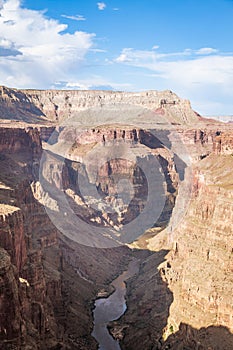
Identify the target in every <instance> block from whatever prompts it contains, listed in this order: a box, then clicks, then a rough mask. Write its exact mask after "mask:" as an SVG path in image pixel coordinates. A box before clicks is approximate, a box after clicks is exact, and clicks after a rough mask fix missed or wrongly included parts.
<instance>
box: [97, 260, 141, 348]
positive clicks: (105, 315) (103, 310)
mask: <svg viewBox="0 0 233 350" xmlns="http://www.w3.org/2000/svg"><path fill="white" fill-rule="evenodd" d="M138 269H139V261H138V260H137V259H134V260H132V261H131V262H130V263H129V266H128V270H126V271H124V272H123V273H122V274H121V275H120V276H118V277H117V278H116V279H115V280H114V281H113V282H112V283H111V284H112V285H113V286H114V288H115V291H114V293H113V294H111V295H110V296H109V297H108V298H100V299H97V300H96V301H95V309H94V311H93V314H94V329H93V332H92V336H93V337H94V338H95V339H96V340H97V342H98V344H99V348H98V349H99V350H120V349H121V348H120V344H119V342H118V341H117V340H115V339H114V338H113V337H112V336H111V335H110V333H109V331H108V329H107V324H108V323H109V322H110V321H114V320H117V319H118V318H119V317H120V316H122V315H123V314H124V312H125V311H126V309H127V306H126V301H125V294H126V285H125V281H127V279H129V278H130V277H132V276H133V275H135V274H136V273H137V272H138Z"/></svg>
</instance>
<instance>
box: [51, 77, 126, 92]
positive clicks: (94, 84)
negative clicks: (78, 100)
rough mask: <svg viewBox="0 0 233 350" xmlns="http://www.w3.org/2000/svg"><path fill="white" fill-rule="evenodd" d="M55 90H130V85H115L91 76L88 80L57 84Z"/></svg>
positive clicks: (112, 82) (101, 78)
mask: <svg viewBox="0 0 233 350" xmlns="http://www.w3.org/2000/svg"><path fill="white" fill-rule="evenodd" d="M55 87H56V88H62V89H68V90H69V89H75V90H91V89H94V88H95V89H98V90H99V89H100V90H130V89H132V85H131V84H129V83H116V82H114V81H110V80H108V79H105V78H103V77H101V76H98V75H92V76H90V77H89V78H88V79H79V80H72V81H70V82H64V81H63V82H57V83H56V84H55Z"/></svg>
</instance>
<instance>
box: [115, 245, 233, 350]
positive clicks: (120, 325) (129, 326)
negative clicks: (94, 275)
mask: <svg viewBox="0 0 233 350" xmlns="http://www.w3.org/2000/svg"><path fill="white" fill-rule="evenodd" d="M167 253H168V251H167V250H161V251H159V252H156V253H154V254H153V255H150V256H149V257H146V259H144V261H143V262H142V264H141V268H140V271H139V274H138V275H137V276H134V277H133V278H132V279H131V280H129V281H128V282H127V288H128V289H127V290H128V293H127V306H128V309H127V311H126V313H125V314H124V315H123V316H122V317H121V318H120V319H119V320H118V321H114V322H112V323H111V324H110V327H109V329H110V332H111V333H112V334H113V335H114V336H115V337H116V338H118V339H120V343H121V349H122V350H141V349H145V350H167V349H171V350H232V349H233V334H232V333H231V332H230V331H229V330H228V328H227V327H224V326H209V327H206V328H205V327H202V328H200V329H195V328H193V327H191V326H190V325H188V324H184V323H181V324H180V326H179V330H178V331H177V332H174V331H173V327H172V326H169V324H167V321H168V316H169V309H170V305H171V304H172V302H173V293H172V292H171V290H170V289H169V288H168V285H167V283H166V282H164V280H163V279H162V277H161V274H160V272H159V271H158V267H159V265H160V264H161V263H163V262H164V261H165V256H166V255H167ZM167 264H168V265H169V263H167ZM168 267H169V266H168ZM165 328H166V330H167V331H166V334H169V333H170V335H169V336H168V337H167V339H166V340H165V341H164V338H163V335H164V329H165ZM122 336H123V339H122Z"/></svg>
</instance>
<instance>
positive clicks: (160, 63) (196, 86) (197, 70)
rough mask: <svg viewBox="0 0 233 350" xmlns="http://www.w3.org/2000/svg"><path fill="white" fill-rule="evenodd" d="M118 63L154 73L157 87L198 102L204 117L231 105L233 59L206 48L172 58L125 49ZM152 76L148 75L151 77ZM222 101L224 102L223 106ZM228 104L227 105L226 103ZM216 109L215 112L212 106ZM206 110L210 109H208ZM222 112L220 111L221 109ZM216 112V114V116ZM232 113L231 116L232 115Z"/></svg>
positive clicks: (165, 55)
mask: <svg viewBox="0 0 233 350" xmlns="http://www.w3.org/2000/svg"><path fill="white" fill-rule="evenodd" d="M115 62H117V63H120V64H124V65H128V66H132V67H138V68H141V69H146V70H149V71H151V74H150V76H151V79H153V77H154V84H155V85H156V86H163V88H164V86H166V88H168V89H172V90H174V91H175V92H177V93H178V94H180V95H181V96H185V97H187V98H189V99H191V101H195V104H196V106H197V109H198V106H200V108H201V109H202V110H200V112H202V111H204V113H207V110H208V108H209V113H212V114H217V113H219V109H218V111H217V110H216V106H220V105H221V107H222V113H224V112H223V110H225V108H224V106H226V105H227V104H228V108H229V104H230V103H231V102H230V101H231V100H232V91H233V55H232V54H227V53H225V54H224V53H219V52H218V51H217V50H216V51H215V50H214V49H210V48H203V49H200V50H191V49H187V50H184V51H183V52H178V53H177V52H173V53H168V54H163V53H158V51H153V50H151V51H143V50H134V49H132V48H125V49H123V50H122V52H121V54H120V55H119V56H118V57H117V58H116V60H115ZM147 76H148V74H147ZM220 101H222V102H220ZM223 101H224V102H223ZM211 105H212V111H211V108H210V106H211ZM203 106H208V108H206V109H204V107H203ZM218 108H219V107H218ZM231 108H233V105H232V107H231ZM214 111H215V112H216V113H214ZM228 113H229V112H228Z"/></svg>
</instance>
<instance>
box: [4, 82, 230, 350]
mask: <svg viewBox="0 0 233 350" xmlns="http://www.w3.org/2000/svg"><path fill="white" fill-rule="evenodd" d="M1 91H2V93H1V94H2V95H1V99H2V100H1V109H0V112H1V114H2V115H1V116H2V119H8V120H9V119H10V120H12V119H16V120H19V121H20V122H15V123H14V122H8V121H6V120H4V121H3V122H2V124H1V128H0V163H1V175H0V200H1V202H0V209H1V226H0V247H1V248H0V316H1V317H0V346H1V347H2V348H4V349H25V350H26V349H38V350H39V349H80V350H82V349H83V350H84V349H90V350H91V349H97V344H96V342H95V340H94V338H92V337H91V331H92V328H93V324H92V322H93V317H92V308H93V305H94V300H95V298H96V297H97V295H107V294H108V293H109V292H112V287H111V286H110V282H111V281H112V280H113V279H114V278H115V277H116V276H118V275H119V274H120V273H121V272H122V271H123V270H125V269H126V268H127V264H128V262H129V261H130V259H131V258H132V257H134V256H136V257H137V258H138V259H140V260H141V265H140V270H139V273H138V274H137V275H135V276H134V277H133V278H132V279H131V280H130V281H128V282H127V306H128V309H127V312H126V313H125V315H124V316H123V317H122V318H121V319H120V320H118V321H116V322H114V323H112V324H111V325H110V330H111V332H112V334H113V335H114V336H115V337H116V338H118V339H120V341H121V347H122V349H127V350H130V349H133V350H137V349H138V350H139V349H140V350H141V349H154V350H156V349H174V350H176V349H190V350H191V349H199V350H201V349H213V350H217V349H221V350H230V349H232V346H233V345H232V344H233V339H232V332H233V323H232V322H233V319H232V305H233V303H232V295H231V294H232V293H231V291H232V284H233V281H232V269H233V266H232V248H233V242H232V220H233V217H232V203H233V202H232V201H233V195H232V190H233V184H232V176H231V169H232V165H233V164H232V159H233V158H232V152H233V144H232V139H233V136H232V135H233V133H232V131H231V130H230V127H228V126H226V125H224V124H221V123H214V122H213V123H212V122H210V121H208V122H205V121H203V120H202V119H201V118H200V117H199V116H197V114H196V113H194V112H193V111H192V110H191V107H190V104H189V103H188V102H185V101H182V100H181V99H179V98H178V97H177V96H176V95H174V94H172V93H171V92H169V91H167V92H161V93H160V92H148V93H140V94H130V93H129V94H127V93H118V92H116V93H115V92H106V93H105V92H90V93H89V92H56V91H47V92H46V91H32V90H31V91H29V90H28V91H21V92H20V91H17V90H15V89H8V88H2V89H1ZM67 97H68V98H67ZM111 103H113V106H114V108H113V109H114V112H113V111H112V110H111V108H110V112H109V107H107V112H106V111H105V109H104V106H105V105H106V104H109V105H111ZM127 103H128V104H129V105H134V104H136V105H137V108H136V109H133V112H132V111H131V110H130V111H131V112H132V113H131V112H129V110H128V109H127V108H128V107H127V108H126V111H125V115H124V117H123V119H122V123H121V125H120V124H119V121H120V120H121V118H120V119H119V120H118V122H116V123H115V124H114V123H113V121H114V118H115V116H116V115H117V113H118V112H119V115H120V114H121V113H122V109H121V107H119V104H122V106H124V105H125V104H127ZM139 105H141V106H146V107H147V108H149V107H150V108H151V109H152V111H153V112H152V114H151V113H150V112H148V110H147V111H146V113H145V114H140V113H141V109H138V106H139ZM93 106H94V107H95V106H97V107H98V108H99V107H100V109H99V110H98V109H97V111H96V113H97V116H99V115H102V117H101V118H102V119H98V118H96V120H95V118H94V117H95V111H93V110H92V111H88V113H87V112H85V110H86V109H87V108H90V107H93ZM116 106H117V107H119V110H117V109H116ZM122 108H123V107H122ZM124 108H125V107H124ZM115 109H116V110H115ZM82 110H83V111H84V112H82ZM117 111H118V112H117ZM123 111H124V109H123ZM81 112H82V113H81ZM105 112H106V116H107V120H106V121H104V113H105ZM76 113H77V114H76ZM79 113H80V114H79ZM127 113H128V114H127ZM131 115H132V116H133V117H132V119H131ZM87 116H90V119H89V120H88V122H87V124H88V125H87V126H86V125H83V127H80V125H81V124H83V123H84V119H85V118H86V117H87ZM144 116H146V117H145V118H144ZM67 117H68V119H67V125H63V124H62V123H61V121H63V120H65V119H66V118H67ZM136 117H137V118H138V120H139V121H140V122H139V123H135V124H134V120H135V118H136ZM164 117H166V118H165V119H166V122H167V120H169V123H168V124H166V123H164ZM143 118H144V119H143ZM146 118H147V119H146ZM153 118H155V119H153ZM169 118H170V119H169ZM51 120H52V122H51ZM56 120H57V121H59V123H58V122H55V121H56ZM74 120H75V121H76V120H78V125H72V123H73V121H74ZM99 121H100V122H99ZM28 122H30V123H31V124H30V125H29V124H28ZM98 122H99V125H98ZM51 123H52V125H51ZM172 123H173V124H174V123H175V124H176V126H175V129H174V125H172ZM35 124H37V125H35ZM46 124H47V125H46ZM90 125H91V126H90ZM144 126H145V127H144ZM226 129H227V131H226ZM109 152H110V155H111V157H109V156H108V154H109ZM43 157H45V158H46V157H47V158H46V162H45V167H44V168H43V167H42V163H41V159H43ZM150 162H151V163H150ZM153 162H155V163H153ZM148 164H149V165H148ZM155 164H156V167H155V168H152V169H153V170H156V171H157V173H158V174H162V175H161V176H160V175H159V176H158V177H157V178H155V177H153V176H152V175H153V174H152V175H151V173H150V171H149V169H151V166H152V165H153V166H155ZM41 167H42V169H43V171H42V173H41ZM96 169H97V170H96ZM189 170H190V171H191V176H190V178H189V180H191V182H190V183H188V181H187V175H188V174H189ZM152 173H153V171H152ZM150 176H151V177H150ZM184 178H185V179H186V180H184ZM150 179H152V180H153V181H154V180H155V182H156V181H158V183H157V184H156V183H154V182H153V184H154V187H153V186H152V187H151V183H152V181H151V182H150ZM183 180H184V181H183ZM84 185H85V186H84ZM189 185H191V188H189V187H188V186H189ZM43 186H44V188H43ZM185 186H187V187H185ZM93 188H94V189H95V191H94V192H92V190H93ZM161 188H163V191H161V193H160V197H158V193H157V192H158V190H159V189H161ZM150 193H152V194H153V195H154V197H155V198H156V199H158V198H160V199H161V198H162V200H161V203H162V204H163V205H162V210H161V211H160V212H153V214H152V215H151V208H152V207H149V210H148V213H149V214H150V215H148V216H147V217H146V219H145V218H144V217H143V210H144V208H146V205H147V204H148V201H149V200H148V195H149V194H150ZM125 194H126V195H125ZM61 196H62V201H61V202H60V201H59V200H60V198H61ZM189 196H190V200H189ZM63 200H64V203H68V206H69V208H70V209H71V212H72V215H73V213H74V214H75V216H76V217H78V218H79V219H80V220H81V221H80V220H79V221H78V224H79V225H81V224H80V223H81V222H82V223H83V226H77V225H76V227H75V225H73V226H72V225H71V226H69V225H70V224H72V222H71V221H72V220H70V218H73V216H71V217H70V216H69V215H70V212H69V211H66V205H67V204H64V206H63ZM99 203H101V205H99ZM151 203H152V206H153V204H154V203H155V202H153V201H152V202H151ZM185 206H186V207H185ZM109 208H110V209H109ZM113 209H114V210H113ZM156 215H157V216H156ZM137 218H139V221H136V223H137V224H136V225H135V226H132V227H133V229H132V231H135V227H137V235H136V236H134V235H133V236H132V235H131V231H130V230H129V231H128V232H129V235H128V236H125V238H124V239H125V240H123V241H121V237H123V233H124V226H125V225H127V224H128V223H131V222H134V221H135V220H136V219H137ZM178 219H179V220H178ZM150 220H152V221H151V222H150ZM69 221H70V222H69ZM147 221H149V225H148V226H147V225H146V222H147ZM59 224H60V226H59ZM139 224H140V225H141V228H140V225H139ZM151 227H152V228H151ZM121 230H122V231H121ZM140 230H141V231H140ZM144 231H146V233H145V234H144V235H142V236H140V235H141V233H143V232H144ZM74 232H75V234H74ZM103 232H104V233H105V236H104V238H103V236H102V233H103ZM99 235H100V237H101V238H100V239H99V238H97V237H99ZM117 235H118V236H117ZM77 237H79V238H77ZM87 237H88V239H87V241H86V238H87ZM116 237H117V239H116ZM112 238H114V244H112ZM105 239H106V241H105ZM109 239H110V241H109ZM115 239H116V241H117V244H116V245H115ZM118 240H119V241H120V244H119V242H118ZM100 242H103V246H104V248H103V247H101V248H100ZM106 242H107V243H106ZM109 242H111V243H110V244H109V245H108V243H109ZM105 243H106V245H105ZM122 243H123V245H122ZM124 243H132V244H131V245H130V246H129V247H128V246H127V245H125V244H124ZM107 247H108V248H107Z"/></svg>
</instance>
